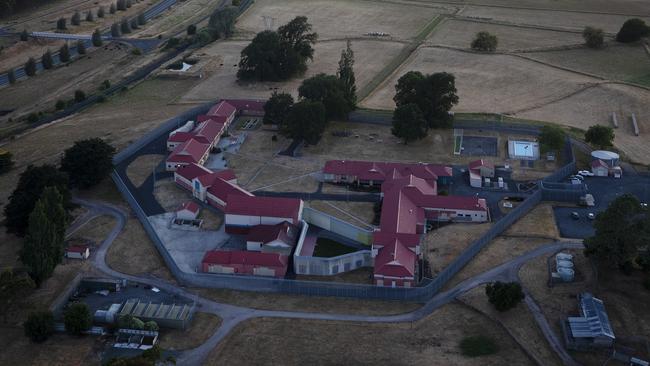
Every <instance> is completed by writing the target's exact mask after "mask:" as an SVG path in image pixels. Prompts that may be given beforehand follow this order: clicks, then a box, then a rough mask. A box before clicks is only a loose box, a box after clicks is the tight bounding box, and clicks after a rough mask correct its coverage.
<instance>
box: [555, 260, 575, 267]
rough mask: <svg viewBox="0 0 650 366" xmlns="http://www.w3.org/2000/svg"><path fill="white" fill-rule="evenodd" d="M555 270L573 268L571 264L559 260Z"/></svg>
mask: <svg viewBox="0 0 650 366" xmlns="http://www.w3.org/2000/svg"><path fill="white" fill-rule="evenodd" d="M557 268H573V262H571V261H565V260H559V261H557Z"/></svg>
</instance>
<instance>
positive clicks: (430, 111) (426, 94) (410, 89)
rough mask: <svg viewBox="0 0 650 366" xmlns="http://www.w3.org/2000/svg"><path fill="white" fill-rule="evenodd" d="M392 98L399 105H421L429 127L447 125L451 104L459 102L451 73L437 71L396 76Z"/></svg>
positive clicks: (449, 124) (414, 72)
mask: <svg viewBox="0 0 650 366" xmlns="http://www.w3.org/2000/svg"><path fill="white" fill-rule="evenodd" d="M395 91H396V93H395V97H393V100H394V101H395V104H396V105H397V106H398V107H399V106H402V105H405V104H410V103H413V104H415V105H417V106H418V108H420V111H422V114H423V115H424V119H425V120H426V121H427V124H428V126H429V127H430V128H445V127H450V126H451V123H452V116H451V115H450V114H449V111H450V110H451V108H452V107H453V106H454V105H456V104H458V96H457V95H456V82H455V78H454V75H452V74H449V73H446V72H439V73H435V74H430V75H423V74H422V73H421V72H419V71H409V72H407V73H406V74H404V75H402V77H400V78H399V80H397V85H395Z"/></svg>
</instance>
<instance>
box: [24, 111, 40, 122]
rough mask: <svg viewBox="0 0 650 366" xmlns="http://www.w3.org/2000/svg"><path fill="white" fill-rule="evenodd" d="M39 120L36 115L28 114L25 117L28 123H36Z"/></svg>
mask: <svg viewBox="0 0 650 366" xmlns="http://www.w3.org/2000/svg"><path fill="white" fill-rule="evenodd" d="M39 119H40V118H39V116H38V113H30V114H29V116H27V122H29V123H36V122H38V120H39Z"/></svg>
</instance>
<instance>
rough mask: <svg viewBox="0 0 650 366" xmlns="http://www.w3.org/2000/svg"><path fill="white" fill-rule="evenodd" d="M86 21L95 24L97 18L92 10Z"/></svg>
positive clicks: (87, 14)
mask: <svg viewBox="0 0 650 366" xmlns="http://www.w3.org/2000/svg"><path fill="white" fill-rule="evenodd" d="M86 21H87V22H94V21H95V16H94V15H93V12H92V10H88V13H86Z"/></svg>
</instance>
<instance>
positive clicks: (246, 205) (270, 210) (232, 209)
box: [226, 193, 302, 220]
mask: <svg viewBox="0 0 650 366" xmlns="http://www.w3.org/2000/svg"><path fill="white" fill-rule="evenodd" d="M249 194H250V193H249ZM226 202H227V205H226V214H231V215H246V216H267V217H285V218H293V219H295V220H297V219H298V216H299V213H300V209H301V206H302V201H301V200H300V199H297V198H281V197H257V196H253V195H250V196H233V195H228V198H227V201H226Z"/></svg>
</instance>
